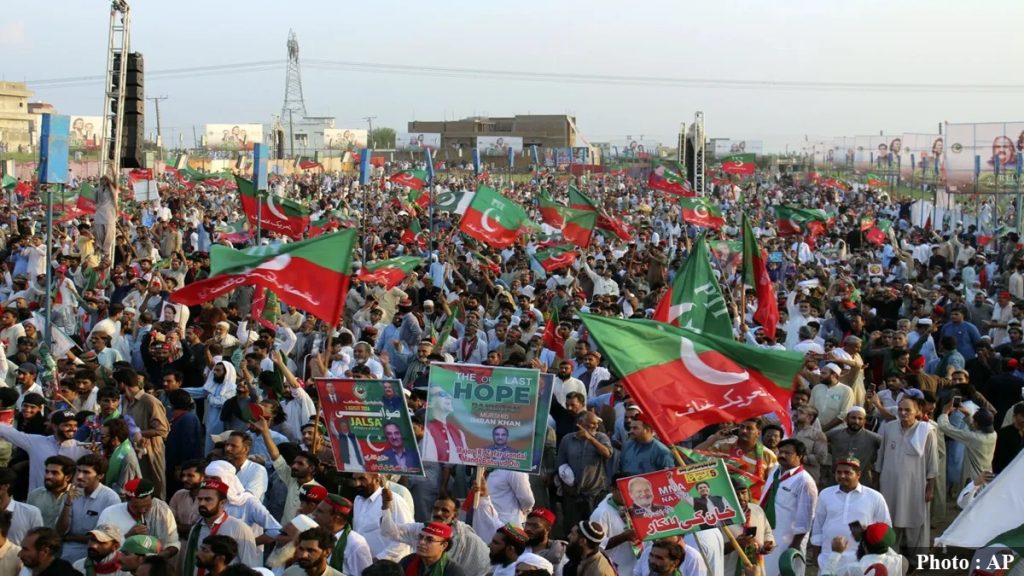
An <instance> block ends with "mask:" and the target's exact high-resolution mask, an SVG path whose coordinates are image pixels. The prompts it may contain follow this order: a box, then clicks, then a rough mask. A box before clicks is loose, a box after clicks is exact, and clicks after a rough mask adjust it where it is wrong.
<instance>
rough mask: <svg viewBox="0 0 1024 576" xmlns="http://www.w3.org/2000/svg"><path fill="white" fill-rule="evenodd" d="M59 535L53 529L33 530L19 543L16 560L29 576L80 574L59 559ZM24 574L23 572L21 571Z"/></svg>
mask: <svg viewBox="0 0 1024 576" xmlns="http://www.w3.org/2000/svg"><path fill="white" fill-rule="evenodd" d="M60 545H61V541H60V534H57V531H56V530H54V529H53V528H50V527H47V526H40V527H38V528H33V529H32V530H31V531H29V533H28V534H27V535H26V536H25V539H24V540H22V542H21V551H20V552H18V558H20V559H21V562H22V564H24V565H25V568H27V569H28V570H29V573H30V574H31V576H73V575H76V574H78V575H80V574H81V572H79V571H77V570H75V569H74V568H72V567H71V563H70V562H68V561H67V560H63V559H61V557H60ZM23 572H24V571H23Z"/></svg>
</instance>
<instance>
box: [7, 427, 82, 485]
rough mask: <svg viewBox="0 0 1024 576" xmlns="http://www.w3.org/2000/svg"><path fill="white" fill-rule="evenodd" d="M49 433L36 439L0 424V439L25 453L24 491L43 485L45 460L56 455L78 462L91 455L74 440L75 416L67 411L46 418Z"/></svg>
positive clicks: (36, 435) (32, 435)
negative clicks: (27, 468)
mask: <svg viewBox="0 0 1024 576" xmlns="http://www.w3.org/2000/svg"><path fill="white" fill-rule="evenodd" d="M50 424H51V425H52V427H53V430H54V432H53V434H52V435H50V436H40V435H38V434H26V433H25V432H21V431H19V430H18V429H16V428H15V427H14V426H12V425H10V424H0V439H3V440H7V441H8V442H10V443H11V444H14V445H15V446H17V447H18V448H21V449H22V450H24V451H25V452H27V453H28V459H29V476H28V488H29V490H34V489H36V488H39V487H40V486H42V485H43V476H44V472H45V468H46V459H47V458H49V457H50V456H55V455H57V454H60V455H62V456H67V457H68V458H71V459H72V460H78V459H79V458H81V457H82V456H85V455H86V454H91V453H92V452H91V451H90V450H89V449H88V448H86V447H85V446H82V445H81V444H79V443H78V442H77V441H76V440H75V433H76V432H77V431H78V421H77V420H75V413H74V412H72V411H70V410H62V411H58V412H54V413H53V415H52V416H51V417H50Z"/></svg>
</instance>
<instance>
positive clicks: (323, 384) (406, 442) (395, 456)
mask: <svg viewBox="0 0 1024 576" xmlns="http://www.w3.org/2000/svg"><path fill="white" fill-rule="evenodd" d="M316 387H317V392H318V393H319V395H320V405H321V406H322V407H323V414H324V419H325V420H326V423H327V434H328V435H329V436H330V439H331V446H332V449H333V452H334V462H335V465H336V466H337V467H338V470H339V471H341V472H349V473H352V472H367V473H380V474H401V475H405V476H422V475H423V466H422V464H421V463H420V462H421V461H420V453H419V448H418V446H417V444H416V437H415V436H414V435H413V431H412V422H411V421H410V420H409V410H408V409H407V408H406V405H405V398H404V397H403V396H402V383H401V382H400V381H398V380H348V379H341V378H318V379H317V380H316Z"/></svg>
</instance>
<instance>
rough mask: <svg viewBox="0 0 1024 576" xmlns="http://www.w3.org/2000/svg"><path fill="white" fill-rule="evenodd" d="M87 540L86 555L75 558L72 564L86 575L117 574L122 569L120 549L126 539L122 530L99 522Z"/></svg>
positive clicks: (102, 575)
mask: <svg viewBox="0 0 1024 576" xmlns="http://www.w3.org/2000/svg"><path fill="white" fill-rule="evenodd" d="M85 540H86V542H87V547H86V552H85V556H84V557H82V558H78V559H76V560H74V561H73V563H72V564H71V566H72V567H73V568H74V569H75V570H78V571H79V572H81V573H82V574H85V576H108V575H115V576H116V575H117V573H118V572H120V571H121V554H120V551H119V549H120V548H121V541H122V540H124V535H123V534H121V530H120V529H119V528H118V527H117V526H112V525H110V524H99V525H97V526H96V527H95V528H93V529H92V530H90V531H89V532H87V533H86V539H85ZM64 559H65V560H67V558H64Z"/></svg>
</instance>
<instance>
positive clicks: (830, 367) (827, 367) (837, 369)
mask: <svg viewBox="0 0 1024 576" xmlns="http://www.w3.org/2000/svg"><path fill="white" fill-rule="evenodd" d="M825 370H831V371H833V372H835V373H836V375H837V376H838V375H839V374H842V373H843V369H842V368H840V367H839V365H838V364H836V363H835V362H829V363H828V364H825Z"/></svg>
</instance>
